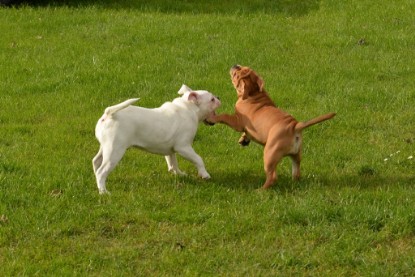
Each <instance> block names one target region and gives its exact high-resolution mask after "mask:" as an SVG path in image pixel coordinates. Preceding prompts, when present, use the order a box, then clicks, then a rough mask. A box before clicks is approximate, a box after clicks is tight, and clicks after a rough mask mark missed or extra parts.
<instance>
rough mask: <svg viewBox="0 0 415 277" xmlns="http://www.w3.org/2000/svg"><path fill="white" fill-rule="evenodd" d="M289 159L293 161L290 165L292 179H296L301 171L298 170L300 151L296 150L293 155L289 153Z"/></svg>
mask: <svg viewBox="0 0 415 277" xmlns="http://www.w3.org/2000/svg"><path fill="white" fill-rule="evenodd" d="M291 160H292V162H293V165H292V176H293V180H295V181H297V180H299V179H300V176H301V172H300V164H301V153H300V152H298V153H297V154H295V155H291Z"/></svg>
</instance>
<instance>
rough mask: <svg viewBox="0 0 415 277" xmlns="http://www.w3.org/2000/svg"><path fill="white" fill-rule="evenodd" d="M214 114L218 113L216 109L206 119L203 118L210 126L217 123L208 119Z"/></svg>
mask: <svg viewBox="0 0 415 277" xmlns="http://www.w3.org/2000/svg"><path fill="white" fill-rule="evenodd" d="M214 115H216V113H215V111H213V112H211V113H210V114H209V115H208V116H207V117H206V118H205V119H204V120H203V123H205V124H206V125H210V126H213V125H215V123H213V122H210V121H209V120H208V119H209V118H210V117H211V116H214Z"/></svg>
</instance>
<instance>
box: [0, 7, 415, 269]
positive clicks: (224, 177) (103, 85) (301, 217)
mask: <svg viewBox="0 0 415 277" xmlns="http://www.w3.org/2000/svg"><path fill="white" fill-rule="evenodd" d="M240 2H241V1H234V0H227V1H219V0H212V1H207V2H204V3H198V1H194V0H189V1H180V2H170V1H167V0H157V1H133V0H124V1H112V2H110V1H98V0H95V1H93V0H91V1H61V2H60V4H56V3H53V2H51V1H35V2H32V4H30V5H28V4H23V5H20V6H18V7H7V8H6V7H0V34H1V35H0V265H1V266H0V275H1V276H15V275H18V276H36V275H37V276H77V275H79V276H148V275H151V276H159V275H168V276H171V275H187V276H195V275H223V276H229V275H230V276H241V275H252V276H287V275H288V276H289V275H295V276H298V275H300V276H301V275H306V276H310V275H311V276H369V275H373V276H411V275H413V269H414V268H415V190H414V183H415V170H414V169H415V164H414V158H413V156H414V155H415V148H414V143H415V129H414V122H415V113H414V109H413V107H414V106H415V51H414V50H415V36H414V35H413V34H414V33H415V20H414V18H415V4H414V3H413V2H412V1H410V0H399V1H378V2H376V3H374V2H373V1H369V0H360V1H357V0H352V1H343V0H342V1H334V0H333V1H331V0H312V1H305V0H304V1H302V0H298V1H294V0H284V1H283V0H281V1H266V0H256V1H249V2H248V1H246V3H240ZM173 3H174V4H173ZM236 63H238V64H242V65H248V66H250V67H252V68H253V69H255V70H256V71H257V72H258V73H259V74H260V75H261V76H262V77H263V79H264V81H265V88H266V90H267V91H268V92H269V94H270V96H271V97H272V98H273V99H274V101H275V102H276V103H277V105H278V106H279V107H281V108H282V109H284V110H286V111H288V112H289V113H291V114H292V115H294V116H295V117H296V118H297V119H298V120H304V121H305V120H307V119H310V118H313V117H315V116H317V115H320V114H324V113H328V112H336V113H337V116H336V117H335V118H334V119H332V120H330V121H327V122H324V123H322V124H319V125H316V126H313V127H310V128H309V129H307V130H305V131H304V151H303V154H304V155H303V156H304V159H303V163H302V179H301V180H300V181H299V182H293V181H292V180H291V179H290V174H291V173H290V170H291V162H290V160H289V159H285V160H284V161H283V162H282V163H281V164H280V165H279V166H278V174H279V180H278V183H277V184H276V185H275V186H274V187H272V188H271V189H270V190H267V191H261V190H257V189H258V188H259V187H261V185H262V184H263V182H264V180H265V175H264V172H263V165H262V147H261V146H259V145H255V144H253V143H251V145H250V146H249V147H245V148H243V147H241V146H239V145H238V143H237V141H238V138H239V135H240V134H238V133H237V132H234V131H233V130H231V129H230V128H228V127H226V126H223V125H215V126H213V127H210V126H205V125H200V127H199V130H198V134H197V136H196V139H195V141H194V148H195V150H196V151H197V152H198V153H199V154H200V155H201V157H202V158H203V159H204V161H205V164H206V167H207V170H208V172H209V173H210V175H211V176H212V179H211V180H209V181H204V180H201V179H199V178H197V176H196V170H195V168H194V166H193V165H192V164H190V163H189V162H188V161H186V160H184V159H181V158H179V164H180V167H181V168H182V169H183V170H184V171H186V172H187V173H188V176H186V177H177V176H174V175H171V174H169V173H168V172H167V166H166V164H165V161H164V158H163V157H161V156H155V155H151V154H147V153H145V152H142V151H139V150H135V149H130V150H129V151H127V153H126V155H125V156H124V158H123V160H122V161H121V163H120V164H119V165H118V166H117V168H116V169H115V170H114V171H113V172H112V174H111V175H110V176H109V178H108V181H107V188H108V190H109V191H111V195H104V196H101V195H99V194H98V189H97V187H96V183H95V178H94V175H93V171H92V163H91V161H92V158H93V157H94V155H95V154H96V152H97V151H98V147H99V145H98V142H97V141H96V139H95V136H94V127H95V124H96V121H97V120H98V118H99V117H100V116H101V114H102V113H103V111H104V109H105V108H106V107H107V106H110V105H113V104H116V103H118V102H121V101H123V100H125V99H128V98H135V97H139V98H140V101H139V102H138V104H139V105H141V106H144V107H157V106H160V105H161V104H162V103H164V102H165V101H170V100H172V99H173V98H175V97H177V91H178V89H179V88H180V87H181V85H182V84H183V83H185V84H187V85H188V86H190V87H192V88H194V89H206V90H209V91H211V92H213V93H214V94H216V95H218V96H219V97H220V98H221V101H222V106H221V108H220V109H219V110H218V112H226V113H231V112H232V111H233V106H234V103H235V100H236V93H235V90H234V89H233V87H232V84H231V81H230V78H229V74H228V71H229V68H230V67H231V66H232V65H234V64H236Z"/></svg>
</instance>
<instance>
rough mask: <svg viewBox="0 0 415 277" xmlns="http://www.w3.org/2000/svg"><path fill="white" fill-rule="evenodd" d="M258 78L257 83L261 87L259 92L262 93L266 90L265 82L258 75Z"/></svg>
mask: <svg viewBox="0 0 415 277" xmlns="http://www.w3.org/2000/svg"><path fill="white" fill-rule="evenodd" d="M256 77H257V81H256V83H257V85H258V87H259V92H262V91H263V90H264V80H262V78H261V77H259V76H258V75H257V76H256Z"/></svg>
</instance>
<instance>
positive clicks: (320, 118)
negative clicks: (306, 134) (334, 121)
mask: <svg viewBox="0 0 415 277" xmlns="http://www.w3.org/2000/svg"><path fill="white" fill-rule="evenodd" d="M335 115H336V113H328V114H324V115H320V116H318V117H316V118H313V119H310V120H309V121H306V122H298V123H297V125H295V130H296V131H301V130H303V129H305V128H307V127H310V126H311V125H314V124H317V123H320V122H322V121H326V120H328V119H330V118H333V117H334V116H335Z"/></svg>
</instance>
